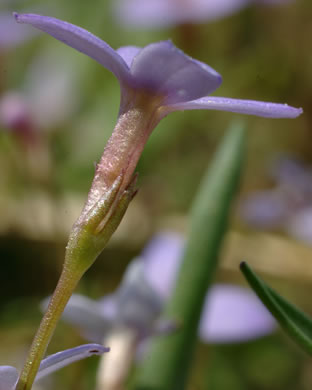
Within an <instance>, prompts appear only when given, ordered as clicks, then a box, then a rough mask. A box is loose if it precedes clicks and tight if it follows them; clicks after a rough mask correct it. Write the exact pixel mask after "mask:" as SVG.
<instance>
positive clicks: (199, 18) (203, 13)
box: [113, 0, 288, 29]
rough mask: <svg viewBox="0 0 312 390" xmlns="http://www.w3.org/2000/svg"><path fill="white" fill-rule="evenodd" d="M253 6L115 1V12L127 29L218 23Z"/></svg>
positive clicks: (244, 2)
mask: <svg viewBox="0 0 312 390" xmlns="http://www.w3.org/2000/svg"><path fill="white" fill-rule="evenodd" d="M286 2H288V1H287V0H256V3H260V4H261V3H267V4H270V3H273V4H275V3H281V4H282V3H286ZM251 3H254V1H251V0H149V1H145V0H116V1H115V2H114V9H113V11H114V13H115V15H116V18H117V19H118V20H119V21H120V22H121V23H123V24H125V25H126V26H131V27H134V28H149V29H150V28H157V27H168V26H173V25H179V24H183V23H203V22H205V21H213V20H218V19H221V18H224V17H227V16H229V15H232V14H233V13H235V12H238V11H239V10H241V9H242V8H244V7H246V6H248V5H249V4H251Z"/></svg>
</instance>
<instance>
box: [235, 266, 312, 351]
mask: <svg viewBox="0 0 312 390" xmlns="http://www.w3.org/2000/svg"><path fill="white" fill-rule="evenodd" d="M240 268H241V271H242V273H243V274H244V276H245V278H246V279H247V281H248V283H249V284H250V286H251V288H252V289H253V290H254V291H255V293H256V294H257V295H258V297H259V298H260V299H261V301H262V302H263V304H264V305H265V306H266V307H267V309H268V310H269V311H270V312H271V313H272V315H273V316H274V317H275V318H276V320H277V321H278V323H279V324H280V325H281V327H282V328H283V329H284V330H285V332H286V333H287V334H288V335H289V336H290V337H291V338H292V339H293V340H294V341H295V342H296V343H297V344H298V345H299V346H301V347H302V348H303V349H304V350H305V351H306V352H308V353H309V354H310V355H312V319H311V318H309V317H308V316H307V315H306V314H305V313H303V312H302V311H301V310H299V309H298V308H297V307H296V306H295V305H293V304H292V303H290V302H288V301H287V300H286V299H285V298H283V297H282V296H281V295H279V294H278V293H277V292H276V291H274V290H273V289H272V288H271V287H270V286H268V285H267V284H265V283H264V282H263V281H262V280H261V279H260V278H259V277H258V276H257V275H256V274H255V273H254V272H253V271H252V269H251V268H250V267H249V266H248V264H247V263H245V262H243V263H241V266H240Z"/></svg>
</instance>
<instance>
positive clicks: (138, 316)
mask: <svg viewBox="0 0 312 390" xmlns="http://www.w3.org/2000/svg"><path fill="white" fill-rule="evenodd" d="M144 266H145V264H144V262H143V260H142V259H140V258H138V259H136V260H134V261H132V262H131V263H130V264H129V265H128V267H127V270H126V273H125V275H124V277H123V280H122V282H121V284H120V287H119V288H118V290H117V291H116V293H115V295H116V299H117V305H118V321H119V322H120V323H122V324H124V325H127V326H130V327H133V328H135V329H137V330H138V331H141V332H144V333H145V332H146V331H147V330H148V329H149V328H150V327H151V325H152V324H153V323H154V321H155V319H156V318H157V317H158V315H159V314H160V312H161V310H162V306H163V303H162V300H161V298H160V297H159V295H158V294H157V291H155V289H154V288H153V286H151V285H150V283H149V282H148V281H147V280H146V279H145V274H144Z"/></svg>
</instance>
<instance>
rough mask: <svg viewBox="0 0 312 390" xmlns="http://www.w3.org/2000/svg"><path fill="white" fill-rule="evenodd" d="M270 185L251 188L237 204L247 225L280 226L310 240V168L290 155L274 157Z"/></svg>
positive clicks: (311, 235) (311, 190) (297, 236)
mask: <svg viewBox="0 0 312 390" xmlns="http://www.w3.org/2000/svg"><path fill="white" fill-rule="evenodd" d="M269 174H270V176H271V178H272V179H273V180H274V182H275V185H274V187H273V188H270V189H267V190H261V191H255V192H254V193H252V194H250V195H248V196H247V197H246V198H245V199H244V200H243V201H242V203H241V206H240V217H241V218H242V220H243V221H244V222H245V223H247V224H248V225H249V226H253V227H256V228H260V229H281V230H284V231H285V232H286V233H288V234H289V235H290V236H292V237H294V238H296V239H299V240H301V241H303V242H305V243H307V244H310V245H311V243H312V184H311V181H312V171H311V168H310V167H307V166H305V165H304V164H303V163H301V162H300V161H297V160H295V159H294V158H291V157H282V158H279V159H277V161H275V163H274V164H273V166H272V167H271V170H270V172H269Z"/></svg>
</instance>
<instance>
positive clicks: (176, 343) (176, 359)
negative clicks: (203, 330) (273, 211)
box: [134, 125, 245, 390]
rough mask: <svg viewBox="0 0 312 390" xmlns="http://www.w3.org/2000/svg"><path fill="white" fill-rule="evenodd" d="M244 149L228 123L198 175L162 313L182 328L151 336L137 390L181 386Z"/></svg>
mask: <svg viewBox="0 0 312 390" xmlns="http://www.w3.org/2000/svg"><path fill="white" fill-rule="evenodd" d="M244 147H245V131H244V128H243V127H242V126H241V125H235V126H232V128H231V129H230V131H229V132H228V134H227V135H226V136H225V137H224V140H223V142H222V145H221V146H220V148H219V150H218V151H217V154H216V156H215V158H214V160H213V162H212V164H211V165H210V167H209V169H208V171H207V173H206V175H205V176H204V178H203V181H202V183H201V185H200V188H199V191H198V194H197V196H196V198H195V201H194V204H193V207H192V210H191V218H190V226H189V234H188V237H189V239H188V242H187V244H186V249H185V252H184V257H183V261H182V264H181V267H180V270H179V274H178V277H177V282H176V287H175V290H174V292H173V294H172V297H171V299H170V301H169V303H168V305H167V308H166V310H165V313H164V316H165V317H166V318H173V319H176V320H177V321H178V322H179V323H181V328H180V329H179V331H177V332H175V333H174V334H170V335H167V336H159V337H157V338H155V339H154V341H153V344H152V348H151V351H150V353H149V355H148V359H146V360H145V361H144V362H143V364H142V367H141V370H140V371H139V375H138V377H137V379H136V381H135V386H134V388H135V389H136V390H143V389H144V390H146V389H148V390H154V389H155V390H156V389H157V390H181V389H183V388H185V386H186V380H187V378H188V373H189V368H190V365H191V362H192V359H193V352H194V347H195V345H196V341H197V329H198V323H199V320H200V315H201V310H202V306H203V303H204V300H205V296H206V293H207V288H208V287H209V284H210V283H211V280H212V277H213V275H214V272H215V269H216V266H217V260H218V253H219V250H220V248H221V244H222V239H223V237H224V233H225V232H226V228H227V221H228V216H229V213H230V206H231V203H232V200H233V197H234V195H235V193H236V189H237V187H238V183H239V178H240V172H241V168H242V161H243V156H244Z"/></svg>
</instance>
